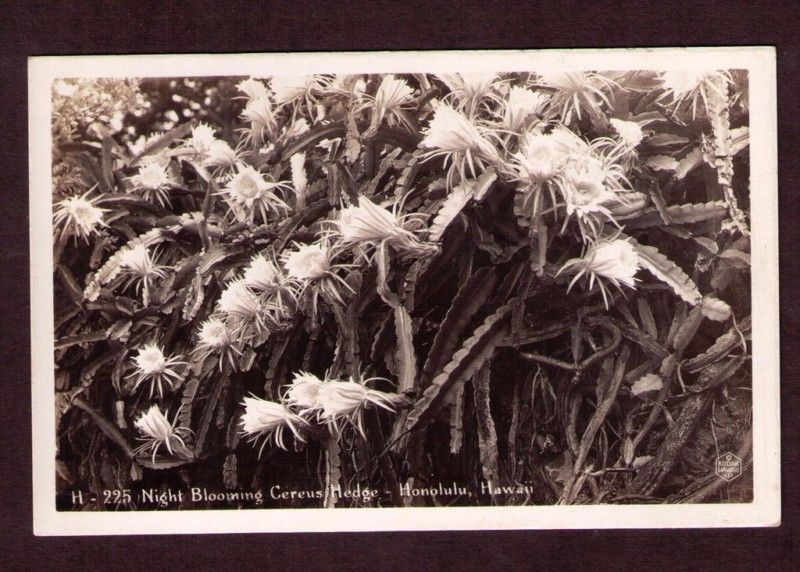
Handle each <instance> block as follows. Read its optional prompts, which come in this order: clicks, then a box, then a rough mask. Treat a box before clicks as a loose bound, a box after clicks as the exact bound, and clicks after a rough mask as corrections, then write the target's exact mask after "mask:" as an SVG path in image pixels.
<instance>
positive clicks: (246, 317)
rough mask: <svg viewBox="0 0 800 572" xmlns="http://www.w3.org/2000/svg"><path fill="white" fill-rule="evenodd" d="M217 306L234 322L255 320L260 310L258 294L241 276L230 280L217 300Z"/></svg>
mask: <svg viewBox="0 0 800 572" xmlns="http://www.w3.org/2000/svg"><path fill="white" fill-rule="evenodd" d="M217 307H218V308H219V311H220V312H222V313H223V314H224V315H225V316H226V317H227V318H230V319H231V320H234V321H236V322H247V323H251V322H255V321H257V320H258V317H259V313H260V312H261V309H262V308H261V302H260V300H259V298H258V296H257V295H256V294H255V293H254V292H253V291H252V290H251V289H250V288H249V287H248V286H247V284H246V283H245V281H244V280H243V279H242V278H239V279H235V280H231V281H230V282H228V284H227V285H226V286H225V289H224V290H223V291H222V294H220V297H219V300H218V301H217Z"/></svg>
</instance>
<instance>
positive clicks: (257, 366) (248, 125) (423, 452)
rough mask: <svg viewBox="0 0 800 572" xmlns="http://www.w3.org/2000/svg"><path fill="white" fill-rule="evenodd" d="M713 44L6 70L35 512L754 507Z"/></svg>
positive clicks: (740, 166) (749, 365) (766, 87)
mask: <svg viewBox="0 0 800 572" xmlns="http://www.w3.org/2000/svg"><path fill="white" fill-rule="evenodd" d="M741 51H742V53H736V52H735V51H731V50H729V51H726V50H723V49H719V50H707V51H706V52H703V51H697V52H693V51H691V50H671V51H670V50H663V51H660V50H649V52H648V53H641V52H636V51H633V52H632V53H629V52H626V51H619V52H612V51H608V53H606V52H605V51H603V50H591V51H590V50H586V51H581V52H575V53H570V52H566V51H565V52H560V53H556V52H554V53H550V54H547V53H546V52H541V53H537V52H533V51H531V52H515V53H513V54H498V53H495V52H487V53H482V52H457V53H453V54H448V53H446V52H436V53H432V54H400V53H387V54H386V55H385V56H386V57H385V58H384V55H383V54H380V57H378V55H376V54H371V55H370V54H350V56H352V57H349V58H348V57H345V55H343V54H338V55H335V54H304V55H302V56H300V55H296V59H292V56H291V55H263V56H249V57H237V56H230V57H228V56H216V57H212V56H207V59H203V57H201V56H196V57H194V56H169V58H173V59H171V60H170V59H167V60H165V62H166V63H164V62H163V61H161V60H159V61H156V60H155V59H152V58H151V60H152V61H151V60H148V59H147V58H145V57H142V58H139V59H138V60H137V59H136V58H135V57H131V58H126V57H122V56H119V57H114V56H110V57H106V58H102V57H96V58H94V57H91V56H87V57H85V58H42V60H43V61H42V62H41V66H40V67H37V65H36V64H37V62H36V60H35V59H34V60H32V63H31V90H32V93H31V97H32V103H36V102H38V103H39V104H40V105H37V106H35V107H32V112H31V134H30V136H31V138H32V141H34V142H35V144H34V145H33V146H32V163H31V169H32V175H31V209H32V210H31V220H32V234H31V242H32V245H33V257H32V258H33V265H34V268H33V272H32V288H33V289H34V302H33V304H32V310H33V311H34V314H35V315H34V318H33V336H34V337H33V340H34V344H33V353H34V356H33V357H34V448H35V450H34V479H35V481H34V493H35V495H36V496H35V506H36V507H37V508H36V511H38V512H36V511H35V512H36V515H37V518H38V519H39V520H38V521H37V526H39V527H40V528H39V530H40V531H42V533H44V534H92V533H98V532H101V530H100V527H102V526H109V523H118V524H119V527H120V528H119V530H129V531H133V532H135V531H140V530H142V528H141V527H142V526H143V525H141V524H135V523H136V522H137V521H136V520H135V519H137V518H142V519H147V520H146V521H145V520H142V521H140V522H148V523H158V522H164V523H167V524H165V528H164V530H163V532H170V531H171V532H180V531H182V530H192V531H195V532H213V531H215V530H234V529H236V530H240V529H241V530H258V531H269V530H330V529H332V527H336V528H338V529H341V530H351V529H352V530H369V529H378V530H391V529H408V528H428V527H431V528H445V529H446V528H482V527H488V528H493V527H494V528H505V527H518V528H519V527H522V528H574V527H584V526H592V527H599V526H606V527H608V526H623V525H624V526H628V527H659V526H670V525H681V526H700V525H702V526H742V525H745V524H746V525H761V526H764V525H776V524H778V522H779V519H780V516H779V514H780V480H779V467H778V463H779V453H778V451H779V427H778V419H777V411H778V389H777V388H778V377H777V376H778V373H777V372H778V363H777V362H778V358H777V332H778V325H777V243H776V242H775V241H776V238H775V230H776V229H775V224H774V220H773V217H774V216H775V212H776V209H777V207H776V205H777V185H776V182H775V172H774V171H775V125H774V122H775V118H774V105H775V103H774V52H771V51H769V50H759V49H746V48H742V49H741ZM187 62H189V63H190V64H191V65H183V64H185V63H187ZM637 62H638V63H637ZM129 64H130V65H129ZM162 64H163V65H162ZM206 64H207V65H206ZM148 66H150V67H149V68H148ZM381 66H383V67H381ZM37 70H38V71H39V72H40V73H38V74H37V73H36V72H37ZM226 70H227V71H226ZM148 72H149V73H148ZM34 86H35V87H36V89H37V91H36V93H34V92H33V90H34ZM34 171H35V173H34ZM36 253H39V254H40V255H39V256H37V254H36ZM37 300H38V302H37ZM343 509H356V510H343ZM737 511H740V512H737ZM176 514H177V515H179V516H177V517H175V515H176ZM192 514H194V516H192ZM301 515H302V516H301ZM334 515H335V516H334ZM506 515H507V516H506ZM582 515H586V518H584V519H582ZM95 517H96V518H97V520H92V519H93V518H95ZM172 518H179V519H180V520H179V521H173V520H171V519H172ZM104 519H105V520H104ZM109 519H113V520H109ZM124 519H132V520H130V522H131V523H132V524H130V528H126V526H127V525H126V524H124V523H127V522H129V521H128V520H124ZM345 519H346V520H345ZM601 520H602V521H603V522H602V523H601V522H600V521H601ZM175 522H177V524H175ZM102 523H105V524H102ZM169 523H173V524H169ZM242 523H244V524H242Z"/></svg>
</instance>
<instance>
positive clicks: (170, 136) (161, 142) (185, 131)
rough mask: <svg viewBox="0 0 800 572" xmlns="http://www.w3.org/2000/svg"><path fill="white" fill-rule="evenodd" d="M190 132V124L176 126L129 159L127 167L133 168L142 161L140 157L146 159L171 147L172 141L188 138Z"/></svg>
mask: <svg viewBox="0 0 800 572" xmlns="http://www.w3.org/2000/svg"><path fill="white" fill-rule="evenodd" d="M191 132H192V124H191V123H184V124H183V125H178V126H177V127H175V128H174V129H170V130H169V131H167V132H166V133H164V134H163V135H162V136H161V137H158V138H156V139H154V140H153V141H152V142H151V143H149V144H148V145H147V146H145V148H144V149H142V151H141V152H140V153H139V154H137V155H136V156H134V157H133V159H131V161H130V163H128V166H129V167H135V166H136V164H137V163H138V162H139V161H140V160H141V159H142V157H146V156H147V155H151V154H152V153H156V152H157V151H160V150H161V149H165V148H167V147H169V146H170V145H172V143H173V142H174V141H177V140H178V139H182V138H184V137H186V136H188V135H189V134H190V133H191Z"/></svg>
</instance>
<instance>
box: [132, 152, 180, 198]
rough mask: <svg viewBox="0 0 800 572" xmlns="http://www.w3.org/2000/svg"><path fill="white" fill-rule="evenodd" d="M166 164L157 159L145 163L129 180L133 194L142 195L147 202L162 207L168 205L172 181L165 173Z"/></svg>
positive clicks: (166, 172)
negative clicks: (156, 203)
mask: <svg viewBox="0 0 800 572" xmlns="http://www.w3.org/2000/svg"><path fill="white" fill-rule="evenodd" d="M167 168H168V164H164V163H163V162H162V161H159V160H157V159H155V160H151V161H147V162H146V163H144V164H143V165H142V166H141V167H139V171H138V172H137V173H136V174H135V175H133V176H132V177H130V178H129V180H130V182H131V183H132V185H133V188H132V190H133V192H135V193H138V194H140V195H142V197H143V198H144V199H145V200H147V201H153V200H154V199H155V200H156V201H158V203H159V204H161V205H162V206H166V205H168V204H169V192H168V191H169V187H170V185H171V184H172V179H171V177H170V176H169V172H168V171H167Z"/></svg>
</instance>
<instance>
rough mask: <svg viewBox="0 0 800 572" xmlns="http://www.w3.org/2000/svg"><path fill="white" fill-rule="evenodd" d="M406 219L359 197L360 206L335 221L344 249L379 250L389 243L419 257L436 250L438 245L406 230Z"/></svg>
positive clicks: (350, 209)
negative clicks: (425, 242) (378, 247)
mask: <svg viewBox="0 0 800 572" xmlns="http://www.w3.org/2000/svg"><path fill="white" fill-rule="evenodd" d="M403 220H404V217H400V216H397V214H396V213H395V212H392V211H390V210H389V209H387V208H385V207H382V206H380V205H376V204H375V203H373V202H372V201H371V200H370V199H368V198H367V197H364V196H360V197H359V198H358V205H357V206H349V207H347V208H345V209H342V212H341V213H339V218H338V220H335V221H333V222H334V224H336V227H337V230H338V234H339V240H340V244H341V245H342V246H344V247H351V246H355V245H366V246H372V247H376V246H378V245H379V244H381V243H386V244H391V245H393V246H395V247H397V248H399V249H401V250H405V251H407V252H412V253H415V254H419V255H423V254H426V253H429V252H432V251H435V249H436V247H435V246H433V245H426V244H423V243H422V242H420V241H419V239H417V237H416V236H414V234H413V233H412V232H410V231H408V230H406V229H405V228H404V227H403Z"/></svg>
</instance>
